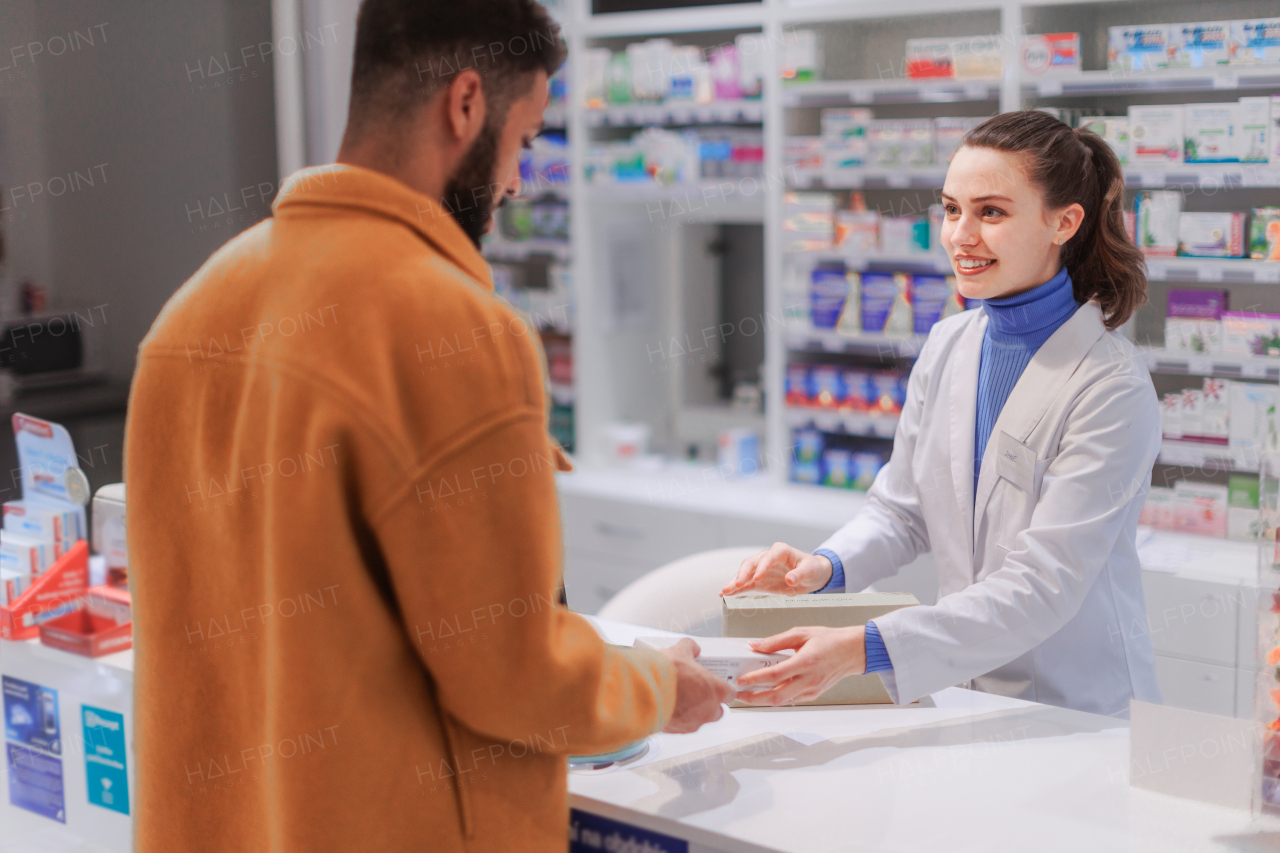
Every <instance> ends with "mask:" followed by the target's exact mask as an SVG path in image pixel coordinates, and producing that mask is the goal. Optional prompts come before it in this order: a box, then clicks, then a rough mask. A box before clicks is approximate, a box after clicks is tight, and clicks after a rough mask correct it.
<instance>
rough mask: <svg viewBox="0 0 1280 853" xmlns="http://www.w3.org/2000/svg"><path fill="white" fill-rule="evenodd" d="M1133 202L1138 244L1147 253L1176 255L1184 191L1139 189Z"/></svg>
mask: <svg viewBox="0 0 1280 853" xmlns="http://www.w3.org/2000/svg"><path fill="white" fill-rule="evenodd" d="M1134 204H1135V214H1136V216H1137V222H1136V229H1137V234H1136V237H1137V240H1136V241H1135V242H1136V243H1137V244H1138V248H1139V249H1141V250H1142V252H1143V254H1146V255H1156V256H1168V255H1176V254H1177V253H1178V225H1179V222H1180V215H1181V213H1182V193H1180V192H1178V191H1177V190H1143V191H1141V192H1139V193H1138V195H1137V197H1136V199H1135V201H1134Z"/></svg>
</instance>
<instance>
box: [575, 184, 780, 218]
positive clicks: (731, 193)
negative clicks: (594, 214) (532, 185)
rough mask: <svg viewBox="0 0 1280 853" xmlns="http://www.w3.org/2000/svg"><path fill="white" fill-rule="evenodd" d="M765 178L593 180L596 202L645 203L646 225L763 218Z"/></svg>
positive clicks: (591, 192)
mask: <svg viewBox="0 0 1280 853" xmlns="http://www.w3.org/2000/svg"><path fill="white" fill-rule="evenodd" d="M764 183H765V182H764V180H763V179H761V178H724V179H723V180H719V181H699V182H697V183H682V184H671V185H669V186H662V185H659V184H656V183H641V182H636V183H621V184H590V185H588V186H587V187H586V190H587V195H588V197H589V198H590V199H591V200H592V201H593V202H596V203H613V204H642V205H644V206H645V207H644V212H645V214H646V220H643V222H644V224H645V225H647V226H654V227H658V226H661V225H680V224H684V223H690V222H763V221H764V207H765V199H764V196H765V188H764Z"/></svg>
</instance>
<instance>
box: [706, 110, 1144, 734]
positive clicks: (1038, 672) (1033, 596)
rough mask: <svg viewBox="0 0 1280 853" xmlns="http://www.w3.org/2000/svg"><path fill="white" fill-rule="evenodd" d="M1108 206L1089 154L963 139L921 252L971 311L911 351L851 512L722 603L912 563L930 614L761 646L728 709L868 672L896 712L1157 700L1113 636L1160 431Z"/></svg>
mask: <svg viewBox="0 0 1280 853" xmlns="http://www.w3.org/2000/svg"><path fill="white" fill-rule="evenodd" d="M1123 190H1124V183H1123V180H1122V177H1121V172H1120V165H1119V163H1118V162H1117V161H1116V158H1115V155H1114V154H1113V153H1112V152H1111V150H1110V149H1109V148H1108V147H1107V145H1106V143H1104V142H1103V141H1102V140H1101V139H1099V138H1098V137H1096V136H1094V135H1093V134H1091V133H1087V132H1081V131H1078V130H1073V129H1072V128H1070V127H1068V126H1067V125H1065V124H1063V123H1062V122H1060V121H1058V120H1057V119H1055V118H1053V117H1051V116H1049V115H1047V114H1045V113H1041V112H1017V113H1005V114H1002V115H1000V116H997V117H996V118H993V119H990V120H988V121H986V122H984V123H983V124H981V125H979V126H978V127H976V128H974V129H973V130H972V131H970V133H969V134H968V135H967V136H966V137H965V140H964V144H963V145H962V146H961V148H960V149H959V151H958V152H957V153H956V155H955V158H954V159H953V160H952V162H951V166H950V168H949V170H948V172H947V178H946V183H945V185H944V188H943V193H942V197H943V200H944V202H945V203H946V204H945V206H946V219H945V221H944V223H943V226H942V245H943V247H944V248H945V249H946V250H947V253H948V255H950V257H951V261H952V267H953V269H954V270H955V273H956V277H957V280H958V286H959V288H960V291H961V293H963V294H964V296H965V297H967V298H969V299H980V300H982V309H983V310H981V311H966V312H964V313H963V314H958V315H956V316H953V317H950V318H947V319H945V320H943V321H941V322H940V323H938V324H937V325H935V326H934V328H933V331H932V332H930V334H929V340H928V343H927V344H926V345H925V347H924V349H923V351H922V352H921V353H920V358H919V360H918V361H917V362H916V365H915V368H914V369H913V370H912V371H911V378H910V384H909V386H908V389H907V402H906V405H905V406H904V408H903V412H902V417H901V420H900V421H899V424H898V430H897V433H896V435H895V436H894V444H893V455H892V456H891V458H890V460H889V464H888V465H887V466H886V467H885V468H884V469H883V470H882V471H881V472H880V474H879V475H878V476H877V477H876V481H875V485H873V486H872V487H871V490H870V492H869V493H868V501H867V504H866V506H865V507H864V508H863V510H862V511H861V512H860V513H859V514H858V515H857V516H856V517H855V518H854V519H853V520H852V521H850V522H849V523H848V524H846V525H845V526H844V527H843V528H841V529H840V530H839V531H837V532H836V533H835V535H834V536H832V537H831V538H830V539H828V540H827V541H826V542H825V543H824V544H823V546H822V547H821V548H819V549H818V550H817V551H815V552H814V553H813V554H806V553H804V552H802V551H799V550H798V549H796V548H792V547H790V546H788V545H785V544H782V543H778V544H776V545H774V546H773V548H771V549H769V550H768V551H765V552H763V553H761V554H757V555H756V556H754V557H751V558H749V559H747V560H746V561H744V562H743V564H742V566H741V567H740V568H739V571H738V575H737V577H736V578H734V580H733V581H731V582H730V583H729V584H728V585H727V586H726V587H725V589H724V592H725V594H734V593H738V592H746V591H749V590H755V591H761V592H772V593H788V594H796V593H805V592H826V591H840V590H842V589H850V590H859V589H863V588H865V587H867V586H868V585H870V584H871V583H874V582H876V581H880V580H883V579H884V578H887V577H889V576H890V575H892V574H894V573H895V572H896V571H897V570H898V569H899V568H900V567H901V566H904V565H906V564H907V563H910V562H911V561H912V560H914V559H915V557H916V556H917V555H918V554H920V553H921V552H923V551H932V552H933V555H934V559H935V561H936V563H937V566H938V592H939V600H938V603H937V604H936V605H932V606H925V607H908V608H904V609H902V610H898V611H895V612H893V613H889V614H886V615H885V616H882V617H879V618H877V619H875V620H873V621H871V622H868V623H867V624H866V626H865V628H864V627H862V626H856V627H851V628H820V627H808V628H797V629H794V630H792V631H788V632H787V633H785V634H780V635H778V636H775V637H769V638H767V639H765V640H762V641H760V642H759V643H758V644H757V646H756V648H757V650H758V651H762V652H775V651H779V650H781V649H788V648H790V649H796V650H797V651H796V654H795V655H793V656H792V657H791V658H790V659H789V660H787V661H786V662H784V663H781V664H778V665H777V666H773V667H769V668H768V669H762V670H758V671H756V672H753V673H748V674H747V675H744V676H742V677H741V678H739V679H738V684H739V688H740V689H741V690H743V691H744V692H741V693H739V694H738V698H739V699H742V700H744V701H747V702H753V703H758V704H767V705H779V704H787V703H791V702H800V701H806V700H809V699H813V698H815V697H817V696H818V695H820V694H821V693H822V692H823V691H824V690H825V689H826V688H827V687H828V686H830V685H831V684H832V683H833V682H834V681H835V680H836V679H838V678H840V677H842V676H844V675H849V674H856V673H861V672H878V673H879V674H880V677H881V679H882V680H883V681H884V685H885V688H886V689H887V690H888V692H889V695H890V696H891V697H893V700H894V701H895V702H897V703H906V702H912V701H914V700H916V699H918V698H920V697H922V696H924V695H926V694H928V693H931V692H933V691H934V690H936V689H938V688H940V687H943V686H945V685H951V684H961V683H963V684H967V685H968V686H971V687H973V688H974V689H977V690H984V691H988V692H992V693H999V694H1002V695H1006V696H1016V697H1018V698H1022V699H1028V700H1031V701H1037V702H1045V703H1048V704H1054V705H1063V706H1066V707H1069V708H1076V709H1078V710H1083V711H1091V712H1094V713H1102V714H1116V715H1123V714H1125V713H1127V709H1128V703H1129V700H1130V699H1131V698H1138V699H1143V700H1146V701H1153V700H1158V696H1159V690H1158V688H1157V686H1156V678H1155V658H1154V655H1153V653H1152V649H1151V643H1150V640H1149V638H1148V637H1147V635H1146V633H1145V632H1134V631H1130V630H1126V627H1125V626H1130V625H1134V624H1145V622H1144V620H1145V618H1146V616H1145V613H1146V610H1145V607H1144V604H1143V598H1142V586H1141V583H1140V580H1139V562H1138V557H1137V549H1136V546H1135V532H1136V527H1137V523H1138V516H1139V513H1140V511H1141V508H1142V503H1143V501H1144V499H1145V497H1146V494H1147V490H1148V488H1149V486H1150V479H1151V467H1152V464H1153V463H1154V461H1155V456H1156V451H1157V449H1158V447H1159V444H1160V429H1159V411H1158V406H1157V403H1156V398H1155V392H1154V389H1153V388H1152V386H1151V378H1150V377H1149V376H1148V375H1147V372H1146V370H1145V368H1144V367H1143V366H1142V365H1141V363H1140V362H1139V361H1138V360H1137V359H1135V357H1134V350H1133V346H1132V345H1131V344H1130V343H1129V341H1128V340H1127V339H1126V338H1124V337H1123V336H1122V335H1120V334H1118V333H1117V332H1116V331H1114V330H1115V329H1116V328H1117V327H1118V326H1120V325H1122V324H1123V323H1124V322H1125V321H1126V320H1127V319H1128V318H1129V317H1130V315H1131V314H1132V313H1133V311H1134V309H1135V308H1136V307H1137V306H1138V305H1139V304H1141V302H1142V301H1143V299H1145V295H1146V277H1145V274H1144V268H1143V262H1142V256H1141V255H1140V254H1139V252H1138V250H1137V249H1136V248H1135V247H1134V246H1133V244H1132V243H1131V242H1130V241H1128V239H1127V237H1126V236H1125V233H1124V229H1123V219H1122V213H1121V208H1120V205H1121V200H1122V197H1123Z"/></svg>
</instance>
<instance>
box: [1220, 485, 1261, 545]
mask: <svg viewBox="0 0 1280 853" xmlns="http://www.w3.org/2000/svg"><path fill="white" fill-rule="evenodd" d="M1258 521H1259V517H1258V478H1257V477H1251V476H1249V475H1247V474H1232V475H1231V479H1230V480H1229V481H1228V482H1227V538H1228V539H1239V540H1241V541H1245V542H1248V541H1251V540H1253V539H1256V538H1257V536H1258V530H1259V527H1258Z"/></svg>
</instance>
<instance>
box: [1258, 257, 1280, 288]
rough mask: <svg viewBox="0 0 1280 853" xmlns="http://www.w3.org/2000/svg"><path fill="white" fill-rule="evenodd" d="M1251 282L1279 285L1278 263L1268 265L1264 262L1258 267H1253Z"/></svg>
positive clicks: (1279, 267)
mask: <svg viewBox="0 0 1280 853" xmlns="http://www.w3.org/2000/svg"><path fill="white" fill-rule="evenodd" d="M1253 280H1254V281H1258V282H1269V283H1271V284H1280V263H1268V262H1266V261H1264V262H1263V263H1262V264H1260V265H1259V266H1256V267H1254V268H1253Z"/></svg>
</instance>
